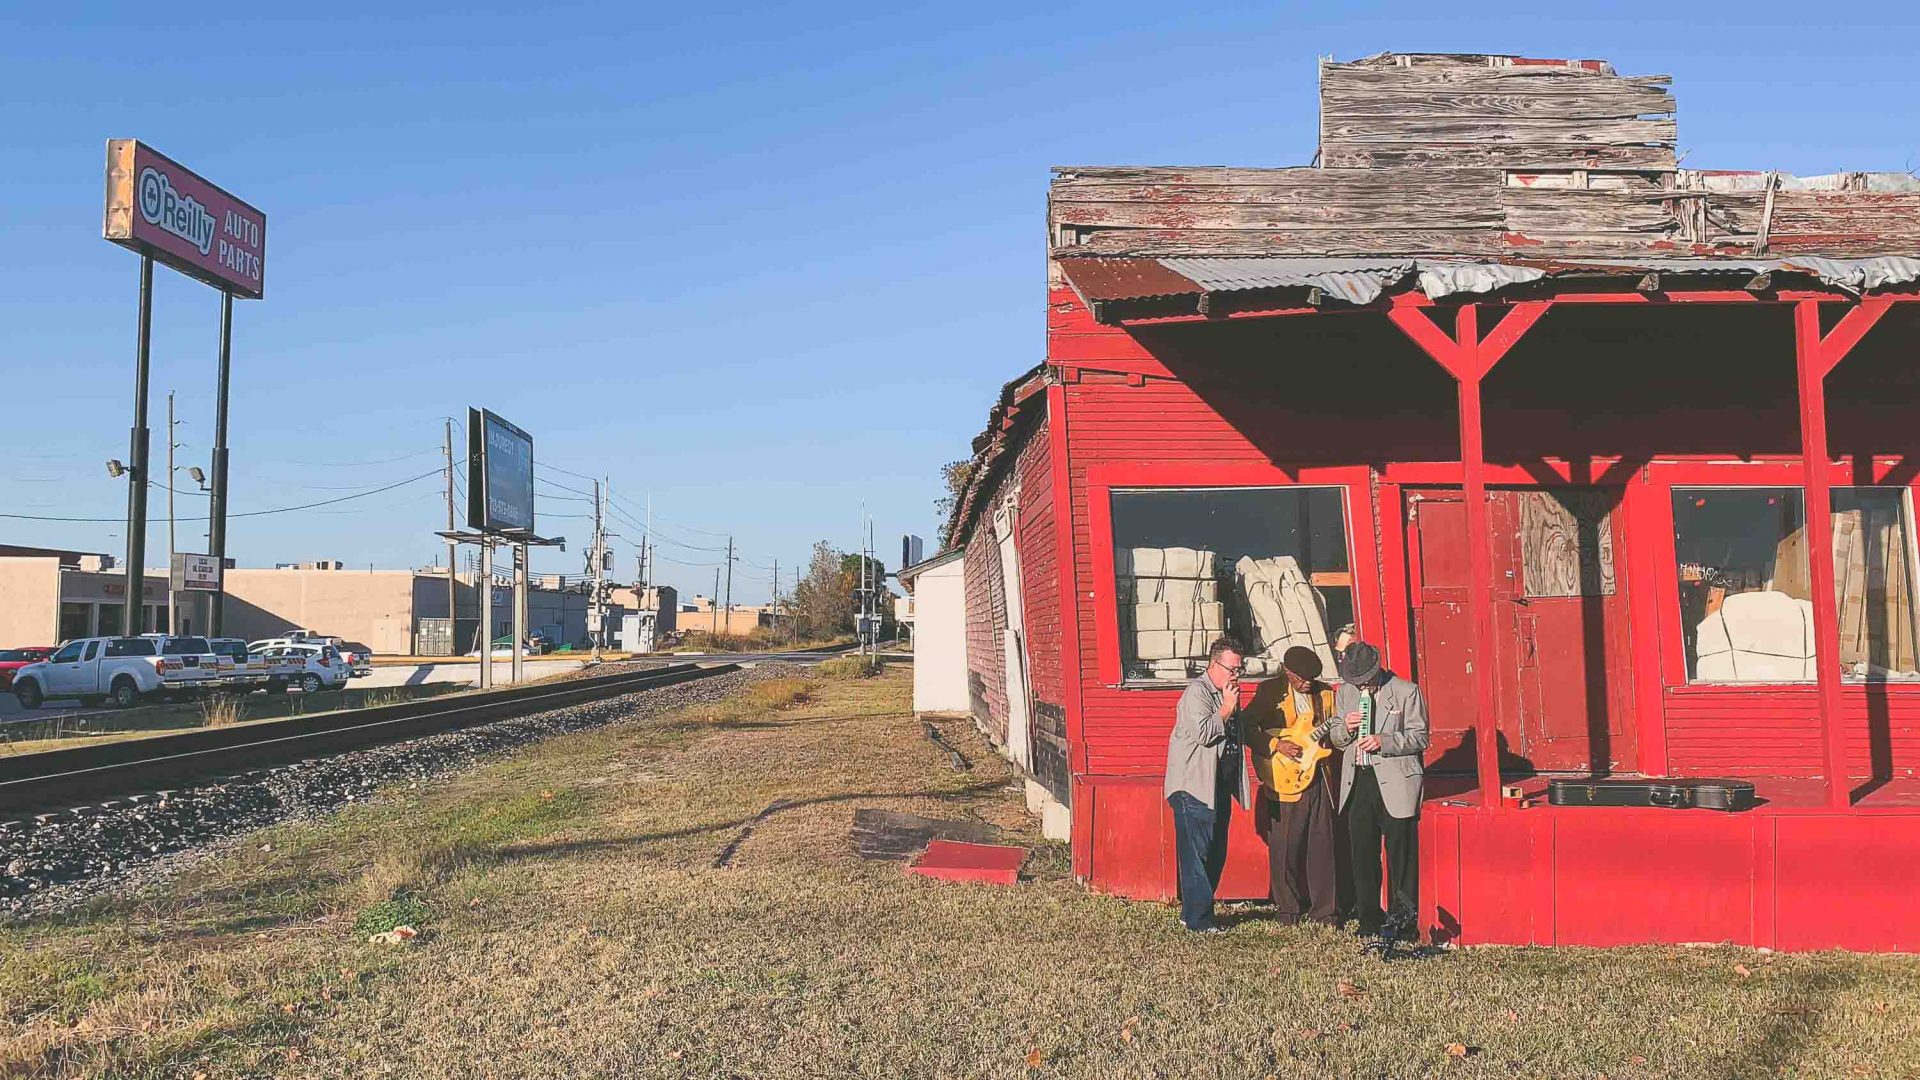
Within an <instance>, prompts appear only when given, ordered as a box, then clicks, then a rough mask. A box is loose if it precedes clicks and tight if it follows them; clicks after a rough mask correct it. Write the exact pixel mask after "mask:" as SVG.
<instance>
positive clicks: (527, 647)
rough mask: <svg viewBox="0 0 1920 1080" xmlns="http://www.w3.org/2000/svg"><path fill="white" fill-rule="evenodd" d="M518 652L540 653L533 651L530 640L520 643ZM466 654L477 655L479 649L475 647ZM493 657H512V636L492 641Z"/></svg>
mask: <svg viewBox="0 0 1920 1080" xmlns="http://www.w3.org/2000/svg"><path fill="white" fill-rule="evenodd" d="M520 654H521V655H522V656H538V655H540V654H539V653H538V652H537V651H535V649H534V643H533V642H531V641H529V642H525V643H524V644H522V645H521V646H520ZM467 655H468V656H479V655H480V650H479V649H475V650H473V651H472V652H470V653H468V654H467ZM493 658H494V659H495V660H511V659H513V639H512V638H510V637H503V638H501V639H499V640H498V641H495V642H494V643H493Z"/></svg>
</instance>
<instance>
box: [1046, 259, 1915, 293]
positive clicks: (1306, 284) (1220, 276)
mask: <svg viewBox="0 0 1920 1080" xmlns="http://www.w3.org/2000/svg"><path fill="white" fill-rule="evenodd" d="M1060 265H1061V268H1062V269H1063V270H1064V271H1065V272H1066V275H1067V277H1068V278H1069V279H1070V280H1071V281H1072V282H1073V283H1074V286H1075V287H1076V288H1078V289H1080V291H1081V294H1082V295H1083V296H1085V297H1086V298H1087V299H1088V300H1102V301H1113V300H1143V299H1153V298H1162V297H1173V296H1196V297H1197V296H1199V295H1202V294H1210V293H1236V292H1250V291H1254V290H1260V289H1308V288H1313V289H1319V290H1321V291H1322V292H1324V293H1326V294H1327V295H1329V296H1335V297H1339V298H1340V299H1342V300H1344V301H1346V302H1347V303H1350V304H1358V305H1364V304H1370V303H1373V302H1374V301H1375V300H1378V299H1379V298H1380V297H1381V296H1382V295H1383V294H1385V293H1386V292H1387V291H1388V290H1389V289H1392V288H1393V287H1394V286H1396V285H1399V284H1401V283H1402V282H1404V281H1406V280H1407V279H1408V278H1409V277H1413V276H1415V275H1417V277H1416V279H1415V280H1416V284H1417V287H1418V288H1419V290H1420V291H1421V292H1422V293H1425V294H1426V295H1427V296H1428V297H1430V298H1432V299H1436V300H1438V299H1440V298H1441V297H1445V296H1455V295H1459V294H1462V293H1491V292H1497V291H1498V290H1500V289H1504V288H1508V287H1510V286H1514V285H1524V284H1528V283H1530V282H1536V281H1541V280H1543V279H1546V278H1551V277H1561V276H1568V277H1573V276H1593V275H1606V276H1614V277H1624V276H1628V275H1635V274H1659V275H1662V276H1663V277H1671V278H1684V277H1721V276H1726V275H1740V276H1750V275H1755V274H1764V273H1798V274H1808V275H1810V276H1812V277H1815V278H1818V279H1819V280H1820V281H1821V282H1823V283H1825V284H1827V285H1831V286H1833V287H1835V288H1839V289H1845V290H1847V291H1849V292H1855V293H1859V292H1867V291H1870V290H1873V289H1883V288H1887V287H1889V286H1894V285H1910V284H1914V283H1916V282H1920V259H1910V258H1907V257H1905V256H1899V255H1881V256H1874V257H1870V258H1860V259H1828V258H1822V257H1819V256H1813V255H1796V256H1793V257H1791V258H1783V259H1701V258H1640V259H1502V260H1470V259H1405V260H1395V259H1391V258H1376V259H1365V258H1319V257H1301V256H1294V255H1285V256H1266V257H1259V256H1246V257H1234V258H1227V257H1187V258H1164V259H1149V258H1128V259H1062V260H1060Z"/></svg>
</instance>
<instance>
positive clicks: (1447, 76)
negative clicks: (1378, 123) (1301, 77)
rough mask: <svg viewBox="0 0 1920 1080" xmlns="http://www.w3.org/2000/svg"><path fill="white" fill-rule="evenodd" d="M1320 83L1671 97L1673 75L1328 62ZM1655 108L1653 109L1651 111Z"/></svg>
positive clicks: (1354, 88) (1353, 88)
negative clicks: (1369, 65)
mask: <svg viewBox="0 0 1920 1080" xmlns="http://www.w3.org/2000/svg"><path fill="white" fill-rule="evenodd" d="M1320 85H1321V87H1322V88H1323V90H1324V89H1335V90H1340V91H1348V92H1355V93H1364V92H1367V91H1375V92H1383V93H1394V92H1396V91H1406V90H1410V89H1413V88H1416V87H1418V88H1423V89H1426V90H1428V91H1431V92H1442V91H1445V90H1468V89H1473V90H1484V91H1488V92H1495V93H1501V94H1527V93H1532V94H1551V95H1555V96H1563V97H1580V96H1585V97H1604V96H1609V95H1620V94H1638V93H1653V94H1657V95H1659V96H1660V97H1662V98H1664V99H1666V100H1668V101H1671V100H1672V97H1673V96H1672V93H1671V90H1670V87H1671V86H1672V85H1673V76H1671V75H1608V74H1604V73H1601V72H1595V71H1583V70H1580V69H1578V68H1566V67H1487V66H1484V65H1479V64H1447V63H1435V64H1418V63H1416V64H1413V65H1411V66H1407V67H1401V66H1398V65H1390V66H1381V67H1366V66H1362V65H1360V64H1326V65H1324V66H1322V67H1321V69H1320ZM1649 111H1652V110H1649Z"/></svg>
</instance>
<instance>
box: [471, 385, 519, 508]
mask: <svg viewBox="0 0 1920 1080" xmlns="http://www.w3.org/2000/svg"><path fill="white" fill-rule="evenodd" d="M467 527H468V528H470V529H478V530H480V531H481V532H526V533H530V532H532V531H533V436H531V435H529V434H527V433H526V432H525V431H522V430H520V429H519V428H518V427H515V426H514V425H513V424H510V423H508V422H507V421H505V420H503V419H501V418H500V417H498V416H495V415H494V414H493V412H492V411H491V410H488V409H473V408H469V409H468V410H467Z"/></svg>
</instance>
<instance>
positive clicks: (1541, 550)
mask: <svg viewBox="0 0 1920 1080" xmlns="http://www.w3.org/2000/svg"><path fill="white" fill-rule="evenodd" d="M1617 501H1618V500H1617V499H1616V498H1615V497H1614V496H1613V495H1612V494H1611V493H1609V492H1605V491H1578V490H1558V491H1523V492H1520V550H1521V553H1522V573H1523V576H1524V577H1525V579H1526V580H1525V586H1526V595H1527V597H1528V598H1529V599H1542V598H1546V597H1556V596H1612V595H1613V590H1614V576H1613V507H1614V504H1615V503H1616V502H1617Z"/></svg>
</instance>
